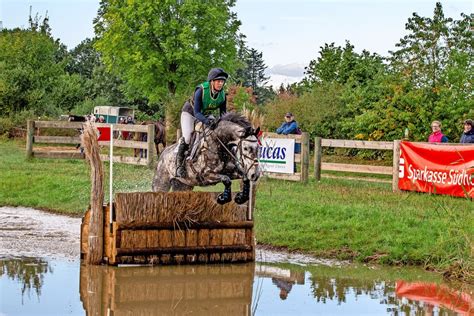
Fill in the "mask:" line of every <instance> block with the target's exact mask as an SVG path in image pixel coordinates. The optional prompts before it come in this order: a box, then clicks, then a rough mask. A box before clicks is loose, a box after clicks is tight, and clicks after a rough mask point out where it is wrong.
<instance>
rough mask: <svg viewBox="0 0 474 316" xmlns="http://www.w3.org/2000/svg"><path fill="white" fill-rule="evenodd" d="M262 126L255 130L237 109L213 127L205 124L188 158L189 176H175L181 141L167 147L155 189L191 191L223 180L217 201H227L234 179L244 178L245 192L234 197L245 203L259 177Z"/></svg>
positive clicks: (187, 171)
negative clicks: (259, 135) (253, 182)
mask: <svg viewBox="0 0 474 316" xmlns="http://www.w3.org/2000/svg"><path fill="white" fill-rule="evenodd" d="M258 132H259V128H257V130H254V129H253V128H252V126H251V124H250V122H249V121H248V120H247V119H246V118H245V117H243V116H241V115H240V114H237V113H226V114H224V115H223V116H222V117H221V118H220V119H219V120H218V122H217V127H216V128H215V129H214V130H212V129H209V128H204V127H203V128H202V131H201V132H200V134H199V135H198V136H199V137H197V140H196V143H195V145H193V146H191V149H190V151H191V154H190V156H189V157H188V159H186V161H185V168H186V174H187V176H186V177H185V178H179V177H176V156H177V149H178V146H177V145H178V144H173V145H171V146H169V147H167V148H166V149H165V150H164V151H163V152H162V154H161V156H160V159H159V160H158V165H157V168H156V171H155V175H154V177H153V184H152V188H153V191H161V192H168V191H169V190H170V189H172V190H173V191H190V190H192V189H193V187H195V186H209V185H215V184H217V183H220V182H222V183H223V184H224V187H225V189H224V192H222V193H221V194H220V195H219V196H218V198H217V202H218V203H220V204H225V203H227V202H230V201H231V199H232V195H231V180H234V179H242V180H243V186H242V192H239V193H237V194H236V196H235V199H234V201H235V202H236V203H238V204H243V203H245V202H247V201H248V199H249V195H250V181H257V180H258V178H259V176H260V174H259V169H258V160H257V154H258V140H257V135H258Z"/></svg>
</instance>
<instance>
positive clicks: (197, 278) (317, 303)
mask: <svg viewBox="0 0 474 316" xmlns="http://www.w3.org/2000/svg"><path fill="white" fill-rule="evenodd" d="M0 267H1V269H0V272H1V275H0V288H1V290H2V291H1V300H0V314H2V313H5V314H18V313H20V314H35V315H39V314H45V315H51V314H81V315H82V314H84V313H85V314H86V315H121V314H127V315H160V314H164V315H169V314H172V315H173V314H179V315H181V314H191V313H192V314H193V315H196V314H197V315H209V314H215V315H222V314H224V315H226V316H230V315H254V314H257V315H281V314H283V315H288V314H291V315H293V314H298V315H307V314H323V315H384V314H388V315H473V314H474V309H473V307H474V305H473V299H472V293H473V292H472V291H473V288H472V287H466V288H462V287H463V286H464V285H459V284H446V283H443V282H442V280H440V279H439V276H437V275H436V274H431V273H426V272H424V271H422V270H420V269H408V268H403V269H394V268H376V269H373V268H368V267H359V266H353V265H350V266H345V267H330V266H322V265H308V266H300V265H294V264H274V263H272V264H269V263H256V264H238V265H193V266H160V267H119V268H117V267H107V266H85V265H80V264H79V262H68V263H66V262H56V261H52V262H47V261H45V260H42V259H25V258H23V259H14V260H7V261H0ZM52 267H54V273H52V272H53V268H52ZM13 283H15V284H13ZM16 284H19V285H20V287H19V288H18V289H17V287H16ZM30 289H31V290H34V291H35V292H36V293H37V296H38V299H37V300H32V299H31V298H30V297H28V296H25V297H24V301H25V302H23V296H24V295H23V294H24V293H25V292H26V291H28V290H30ZM78 290H79V291H78ZM20 298H21V300H20ZM40 298H41V300H40ZM81 303H82V304H81ZM71 311H72V312H71Z"/></svg>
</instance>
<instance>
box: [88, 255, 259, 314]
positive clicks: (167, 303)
mask: <svg viewBox="0 0 474 316" xmlns="http://www.w3.org/2000/svg"><path fill="white" fill-rule="evenodd" d="M254 271H255V265H254V264H243V265H222V266H220V265H219V266H218V265H194V266H164V267H130V268H123V267H122V268H114V267H97V266H81V270H80V296H81V301H82V303H83V306H84V310H85V311H86V313H87V315H103V314H108V313H109V312H113V314H114V315H120V314H129V315H158V314H163V315H170V314H178V315H182V314H188V313H192V314H193V315H194V314H197V315H209V314H214V315H250V314H251V302H252V284H253V278H254Z"/></svg>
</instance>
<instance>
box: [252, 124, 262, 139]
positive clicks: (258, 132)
mask: <svg viewBox="0 0 474 316" xmlns="http://www.w3.org/2000/svg"><path fill="white" fill-rule="evenodd" d="M253 134H254V135H255V136H257V137H258V134H260V126H259V127H257V129H256V130H254V131H253Z"/></svg>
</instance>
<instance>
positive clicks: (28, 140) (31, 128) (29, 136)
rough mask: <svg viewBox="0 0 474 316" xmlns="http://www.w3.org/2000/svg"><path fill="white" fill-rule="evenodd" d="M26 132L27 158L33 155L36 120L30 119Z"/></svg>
mask: <svg viewBox="0 0 474 316" xmlns="http://www.w3.org/2000/svg"><path fill="white" fill-rule="evenodd" d="M26 124H27V134H26V158H31V157H33V137H34V133H35V121H31V120H28V122H27V123H26Z"/></svg>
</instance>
